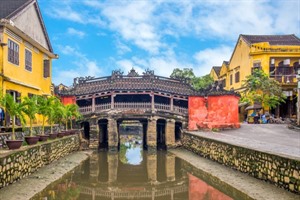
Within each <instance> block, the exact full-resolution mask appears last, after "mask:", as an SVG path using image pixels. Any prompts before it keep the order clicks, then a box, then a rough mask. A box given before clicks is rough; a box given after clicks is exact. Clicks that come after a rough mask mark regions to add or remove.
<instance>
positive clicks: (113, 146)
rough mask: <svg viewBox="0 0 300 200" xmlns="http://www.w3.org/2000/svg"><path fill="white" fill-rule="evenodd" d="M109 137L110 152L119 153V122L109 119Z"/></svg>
mask: <svg viewBox="0 0 300 200" xmlns="http://www.w3.org/2000/svg"><path fill="white" fill-rule="evenodd" d="M107 129H108V130H107V131H108V133H107V135H108V150H109V151H118V144H119V137H118V127H117V121H116V120H115V119H111V118H110V119H108V127H107Z"/></svg>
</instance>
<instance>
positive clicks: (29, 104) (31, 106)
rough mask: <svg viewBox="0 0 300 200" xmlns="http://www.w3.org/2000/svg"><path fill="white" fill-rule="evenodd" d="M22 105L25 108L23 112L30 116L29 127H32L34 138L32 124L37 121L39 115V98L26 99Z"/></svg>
mask: <svg viewBox="0 0 300 200" xmlns="http://www.w3.org/2000/svg"><path fill="white" fill-rule="evenodd" d="M22 104H23V106H24V110H23V112H24V113H25V114H26V115H27V116H28V118H29V125H30V136H33V134H32V122H33V121H34V120H35V119H36V114H37V113H38V104H37V96H35V95H34V96H32V97H31V98H29V97H24V98H23V101H22Z"/></svg>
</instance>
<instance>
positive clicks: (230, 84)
mask: <svg viewBox="0 0 300 200" xmlns="http://www.w3.org/2000/svg"><path fill="white" fill-rule="evenodd" d="M230 85H232V74H230Z"/></svg>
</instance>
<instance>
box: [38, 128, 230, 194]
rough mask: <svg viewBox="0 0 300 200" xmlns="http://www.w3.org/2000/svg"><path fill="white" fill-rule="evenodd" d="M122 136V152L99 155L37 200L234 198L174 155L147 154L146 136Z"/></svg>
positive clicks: (94, 155)
mask: <svg viewBox="0 0 300 200" xmlns="http://www.w3.org/2000/svg"><path fill="white" fill-rule="evenodd" d="M127 133H128V132H127ZM120 137H121V138H120V141H121V144H120V146H121V147H122V148H121V150H120V151H119V152H104V151H102V152H98V153H96V152H95V153H94V154H92V156H91V157H90V158H89V159H88V160H86V161H85V162H83V163H82V164H81V165H80V166H79V167H78V168H77V169H76V170H75V171H74V172H73V173H72V174H70V175H69V176H68V177H66V178H65V179H64V180H62V181H61V182H60V183H56V184H54V185H51V186H49V188H48V189H47V190H46V191H45V192H44V193H42V194H40V195H39V197H37V198H36V199H46V198H47V199H72V200H73V199H74V200H75V199H83V200H86V199H91V200H96V199H101V200H106V199H110V200H112V199H139V200H143V199H149V200H150V199H151V200H167V199H170V200H173V199H182V200H187V199H189V200H201V199H208V200H209V199H210V200H213V199H216V200H217V199H218V200H221V199H222V200H231V199H232V198H231V197H229V196H228V195H226V194H224V193H222V192H220V191H219V190H218V189H216V188H214V187H213V186H210V185H209V184H207V183H206V182H205V181H203V180H201V179H199V178H197V177H196V176H195V175H192V174H197V173H198V172H199V170H198V171H197V170H195V169H194V168H193V167H191V166H190V165H189V164H187V163H186V162H185V161H183V160H181V159H179V158H177V157H175V155H174V154H171V153H169V152H167V151H157V152H156V153H150V152H148V151H143V147H142V142H141V141H142V135H139V134H124V135H123V134H122V133H121V135H120ZM205 176H206V175H205ZM212 180H213V181H212V183H213V184H215V182H216V181H215V178H214V177H213V178H212ZM217 187H218V188H222V186H217ZM221 190H222V189H221Z"/></svg>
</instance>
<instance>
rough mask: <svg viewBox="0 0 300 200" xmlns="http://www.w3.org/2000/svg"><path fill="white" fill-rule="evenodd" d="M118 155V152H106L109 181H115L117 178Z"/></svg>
mask: <svg viewBox="0 0 300 200" xmlns="http://www.w3.org/2000/svg"><path fill="white" fill-rule="evenodd" d="M118 155H119V154H118V153H116V152H113V153H108V154H107V162H108V182H109V183H113V182H116V181H117V178H118V163H119V157H118Z"/></svg>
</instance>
